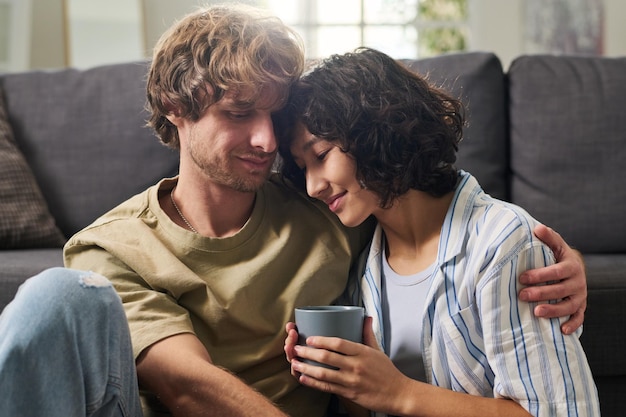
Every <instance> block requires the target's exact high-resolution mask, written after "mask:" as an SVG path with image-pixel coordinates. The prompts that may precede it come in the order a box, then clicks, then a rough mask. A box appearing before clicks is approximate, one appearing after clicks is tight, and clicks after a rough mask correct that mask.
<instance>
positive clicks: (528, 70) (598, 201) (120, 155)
mask: <svg viewBox="0 0 626 417" xmlns="http://www.w3.org/2000/svg"><path fill="white" fill-rule="evenodd" d="M405 63H406V64H407V65H408V66H409V67H410V68H412V69H415V70H417V71H420V72H422V73H424V74H427V75H428V77H429V78H430V80H431V81H432V82H434V83H436V84H439V85H442V86H444V87H445V88H447V89H448V90H450V91H452V92H453V93H454V94H456V95H458V96H459V97H461V98H462V99H463V100H464V101H465V103H466V105H467V106H468V116H469V126H468V128H467V130H466V135H465V139H464V141H463V142H462V143H461V149H460V152H459V167H461V168H464V169H466V170H468V171H470V172H472V173H473V174H475V175H476V176H477V177H478V179H479V180H480V182H481V184H482V185H483V187H484V188H485V189H486V190H487V192H489V193H491V194H492V195H494V196H496V197H499V198H502V199H506V200H509V201H512V202H514V203H517V204H519V205H521V206H523V207H525V208H526V209H528V211H529V212H530V213H531V214H533V215H534V216H535V217H537V218H538V219H539V220H541V221H543V222H544V223H546V224H548V225H550V226H552V227H554V228H555V229H556V230H558V231H559V232H560V233H561V234H562V235H563V236H564V237H565V238H566V240H567V241H568V242H569V243H570V244H571V245H572V246H574V247H576V248H578V249H579V250H580V251H581V252H583V254H584V256H585V261H586V265H587V275H588V287H589V299H588V310H587V315H586V322H585V330H584V333H583V337H582V342H583V345H584V347H585V349H586V352H587V354H588V356H589V361H590V364H591V368H592V370H593V372H594V375H595V378H596V382H597V385H598V388H599V393H600V400H601V408H602V412H603V415H604V416H605V417H611V416H618V415H620V416H621V415H623V409H624V407H625V406H626V399H625V397H626V396H625V395H624V394H626V355H624V354H623V351H622V347H623V346H624V344H625V342H626V336H625V332H626V303H625V301H626V222H625V221H624V219H623V215H624V213H625V212H626V187H625V186H624V184H623V178H625V177H624V174H623V171H622V167H621V165H620V164H621V163H624V162H626V116H625V115H624V109H625V108H626V58H620V59H616V58H614V59H610V58H591V57H556V56H522V57H519V58H518V59H516V60H515V61H514V62H513V63H512V65H511V66H510V68H509V70H508V71H507V72H503V69H502V66H501V64H500V61H499V60H498V58H497V57H496V56H495V55H493V54H490V53H463V54H452V55H444V56H440V57H436V58H430V59H423V60H417V61H405ZM145 73H146V63H145V62H138V63H127V64H120V65H111V66H104V67H98V68H93V69H89V70H84V71H77V70H73V69H67V70H60V71H52V72H50V71H48V72H29V73H19V74H4V75H0V91H1V92H2V93H3V95H4V103H5V107H6V111H0V247H1V248H2V250H0V265H1V267H0V309H2V308H4V306H5V305H6V304H7V303H8V302H9V301H10V300H11V299H12V297H13V296H14V294H15V292H16V290H17V287H18V286H19V284H20V283H21V282H22V281H24V280H25V279H26V278H27V277H29V276H31V275H33V274H36V273H38V272H39V271H41V270H43V269H44V268H47V267H50V266H55V265H62V256H61V246H62V243H63V239H64V238H66V237H68V236H70V235H72V234H73V233H75V232H76V231H77V230H79V229H81V228H82V227H84V226H86V225H87V224H89V223H90V222H91V221H93V220H94V219H95V218H96V217H98V216H99V215H100V214H102V213H104V212H105V211H107V210H108V209H110V208H112V207H114V206H115V205H117V204H118V203H120V202H121V201H123V200H125V199H126V198H128V197H129V196H131V195H133V194H135V193H137V192H139V191H141V190H143V189H144V188H146V187H147V186H149V185H151V184H153V183H155V182H156V181H157V180H159V179H160V178H162V177H165V176H171V175H174V174H175V173H176V170H177V154H176V153H175V152H172V151H170V150H168V149H167V148H165V147H164V146H162V145H161V144H160V143H159V142H158V140H157V139H156V138H155V137H154V136H153V134H152V133H151V131H149V130H148V129H147V128H145V127H144V124H145V120H146V118H147V114H146V113H145V110H144V97H145V92H144V82H145ZM0 110H2V108H1V106H0ZM2 119H4V121H2ZM11 135H13V136H14V141H13V140H12V139H11ZM7 161H9V162H10V164H9V163H8V162H7ZM7 167H8V168H7Z"/></svg>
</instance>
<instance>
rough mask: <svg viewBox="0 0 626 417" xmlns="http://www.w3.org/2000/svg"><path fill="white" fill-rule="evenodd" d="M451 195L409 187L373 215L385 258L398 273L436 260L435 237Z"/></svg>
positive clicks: (436, 245)
mask: <svg viewBox="0 0 626 417" xmlns="http://www.w3.org/2000/svg"><path fill="white" fill-rule="evenodd" d="M453 196H454V192H450V193H448V194H446V195H444V196H443V197H433V196H431V195H429V194H427V193H424V192H421V191H415V190H410V191H409V192H407V193H406V194H404V195H403V196H402V197H400V198H399V199H398V200H396V201H395V203H394V204H393V206H392V207H391V208H389V209H381V210H380V212H379V213H376V214H375V215H376V218H377V220H378V222H379V224H380V225H381V227H382V229H383V232H384V233H385V241H386V251H387V261H388V262H389V265H390V266H391V268H392V269H393V270H394V271H395V272H397V273H398V274H401V275H409V274H414V273H416V272H419V271H422V270H424V269H425V268H427V267H428V266H429V265H431V264H432V263H433V262H434V261H435V260H436V259H437V251H438V248H439V236H440V234H441V227H442V226H443V221H444V219H445V217H446V214H447V213H448V207H449V206H450V202H451V201H452V198H453Z"/></svg>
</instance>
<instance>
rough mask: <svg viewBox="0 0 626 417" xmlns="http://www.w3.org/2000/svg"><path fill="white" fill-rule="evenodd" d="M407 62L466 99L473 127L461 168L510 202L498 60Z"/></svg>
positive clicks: (475, 55) (471, 55)
mask: <svg viewBox="0 0 626 417" xmlns="http://www.w3.org/2000/svg"><path fill="white" fill-rule="evenodd" d="M404 63H405V64H406V65H407V66H408V67H409V68H410V69H412V70H414V71H416V72H418V73H420V74H422V75H426V76H427V79H428V80H429V81H430V82H431V83H432V84H435V85H437V86H440V87H442V88H443V89H444V90H446V91H448V92H449V93H451V94H452V95H454V96H456V97H457V98H459V99H461V100H462V101H463V104H464V105H465V108H466V113H467V114H466V116H467V122H468V125H467V127H466V128H465V130H464V138H463V140H462V141H461V144H460V145H459V152H458V155H457V156H458V160H457V166H458V167H459V168H462V169H464V170H466V171H468V172H470V173H472V175H474V176H475V177H476V178H477V179H478V181H479V182H480V184H481V186H482V187H483V189H484V190H485V191H486V192H487V193H489V194H491V195H492V196H493V197H496V198H500V199H508V197H509V195H508V178H507V173H508V170H509V166H508V133H507V111H506V90H505V86H506V85H505V84H506V82H505V76H504V74H503V72H502V64H501V63H500V60H499V59H498V57H497V56H495V55H494V54H493V53H487V52H468V53H455V54H448V55H440V56H437V57H434V58H425V59H419V60H405V61H404Z"/></svg>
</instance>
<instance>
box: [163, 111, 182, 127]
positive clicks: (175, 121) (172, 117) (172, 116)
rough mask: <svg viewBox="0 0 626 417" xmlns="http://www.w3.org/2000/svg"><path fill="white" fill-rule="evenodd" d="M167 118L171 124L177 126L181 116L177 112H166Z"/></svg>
mask: <svg viewBox="0 0 626 417" xmlns="http://www.w3.org/2000/svg"><path fill="white" fill-rule="evenodd" d="M165 117H166V118H167V120H169V121H170V123H171V124H173V125H174V126H176V127H179V125H180V122H181V120H182V119H183V118H182V117H181V116H179V115H178V114H177V113H173V112H172V113H168V114H167V115H166V116H165Z"/></svg>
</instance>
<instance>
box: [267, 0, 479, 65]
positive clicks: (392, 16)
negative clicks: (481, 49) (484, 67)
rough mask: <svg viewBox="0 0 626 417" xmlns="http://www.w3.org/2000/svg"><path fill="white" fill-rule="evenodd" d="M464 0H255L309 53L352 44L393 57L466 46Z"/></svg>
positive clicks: (347, 47)
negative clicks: (288, 28) (296, 34)
mask: <svg viewBox="0 0 626 417" xmlns="http://www.w3.org/2000/svg"><path fill="white" fill-rule="evenodd" d="M468 1H469V0H292V1H285V0H260V1H259V5H261V6H265V7H267V8H269V9H270V10H271V11H272V12H273V13H274V14H276V15H277V16H279V17H280V18H281V19H282V20H283V21H284V22H285V23H286V24H288V25H290V26H292V27H293V28H295V29H296V30H297V31H298V32H299V33H300V34H301V35H302V37H303V38H304V41H305V46H306V52H307V56H308V57H309V58H318V57H326V56H328V55H330V54H333V53H343V52H347V51H350V50H353V49H354V48H356V47H358V46H369V47H372V48H376V49H379V50H381V51H383V52H385V53H387V54H389V55H391V56H393V57H394V58H418V57H427V56H433V55H437V54H441V53H444V52H452V51H463V50H466V49H467V47H468V41H467V38H468V5H467V2H468Z"/></svg>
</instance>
